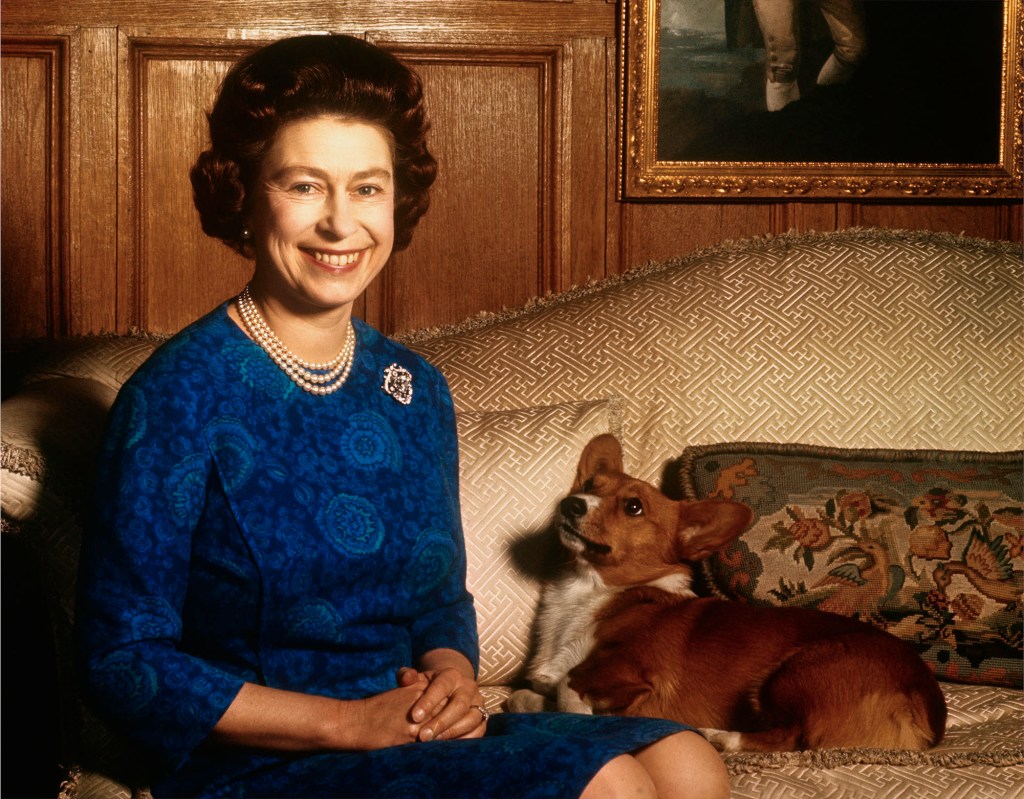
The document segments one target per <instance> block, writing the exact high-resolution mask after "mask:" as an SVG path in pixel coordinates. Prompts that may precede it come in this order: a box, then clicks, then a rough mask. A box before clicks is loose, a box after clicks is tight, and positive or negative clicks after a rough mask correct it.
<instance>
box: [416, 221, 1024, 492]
mask: <svg viewBox="0 0 1024 799" xmlns="http://www.w3.org/2000/svg"><path fill="white" fill-rule="evenodd" d="M405 340H406V341H407V343H409V344H410V345H411V346H412V347H413V348H414V349H416V350H417V351H419V352H421V353H422V354H423V355H425V356H426V357H427V359H428V360H430V361H432V362H433V363H435V364H436V365H437V366H438V367H440V369H441V371H442V372H444V374H445V376H446V377H447V378H448V382H449V385H450V386H451V389H452V395H453V397H454V399H455V403H456V408H457V410H473V411H488V410H500V409H502V408H510V407H525V406H532V405H549V404H556V403H561V402H567V401H572V400H574V399H577V398H579V397H593V396H603V394H604V393H605V392H612V393H615V394H618V395H620V396H622V397H623V399H624V406H623V429H624V434H625V438H624V441H623V446H624V450H625V456H626V463H627V467H628V468H629V470H630V471H631V473H633V474H636V475H637V476H639V477H643V478H645V479H653V478H657V477H658V476H659V475H660V472H661V469H662V466H663V465H664V463H665V461H666V460H668V459H669V458H672V457H674V455H676V454H678V453H679V452H680V451H681V450H682V449H683V447H685V446H688V445H691V444H709V443H713V442H716V441H776V442H801V443H807V444H820V445H824V446H844V447H891V448H928V449H954V450H967V449H978V450H996V451H998V450H1007V449H1012V448H1015V447H1018V446H1020V442H1022V441H1024V392H1021V391H1020V375H1021V374H1024V269H1022V263H1021V248H1020V244H1019V243H1017V244H1011V243H1009V242H1006V243H999V242H992V241H984V240H980V239H967V238H963V237H958V236H952V235H949V234H940V233H928V232H913V231H897V230H877V229H874V230H847V231H842V232H840V233H830V234H800V235H788V236H778V237H768V238H764V239H754V240H748V241H743V242H731V243H727V244H725V245H722V246H720V247H716V248H714V249H709V250H705V251H703V252H698V253H694V254H692V255H688V256H686V257H683V258H678V259H674V260H670V261H666V262H664V263H660V264H652V265H648V266H646V267H642V268H638V269H636V270H634V271H632V272H629V273H626V274H624V275H622V276H619V277H613V278H609V279H607V280H605V281H603V282H600V283H595V284H593V285H589V286H585V287H582V288H579V289H577V290H574V291H570V292H567V293H565V294H560V295H557V296H554V297H548V298H544V299H541V300H538V301H537V302H535V303H533V304H532V305H529V306H527V307H525V308H522V309H519V310H515V311H509V312H506V313H502V314H498V315H493V316H489V317H480V318H475V319H472V320H469V321H467V322H465V323H463V324H461V325H458V326H456V327H453V328H449V329H445V330H440V331H438V330H434V331H422V332H419V333H416V334H410V335H408V336H407V337H406V338H405Z"/></svg>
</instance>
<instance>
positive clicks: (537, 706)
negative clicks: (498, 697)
mask: <svg viewBox="0 0 1024 799" xmlns="http://www.w3.org/2000/svg"><path fill="white" fill-rule="evenodd" d="M545 705H546V699H545V697H544V695H543V694H538V693H537V692H536V691H531V690H530V689H529V688H521V689H520V690H518V691H515V692H513V694H512V696H510V697H509V698H508V699H507V700H506V702H505V706H506V707H507V708H508V709H509V710H510V711H511V712H512V713H542V712H543V711H545V710H546V709H547V708H546V707H545Z"/></svg>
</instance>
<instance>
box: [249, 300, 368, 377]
mask: <svg viewBox="0 0 1024 799" xmlns="http://www.w3.org/2000/svg"><path fill="white" fill-rule="evenodd" d="M235 303H236V304H237V306H238V313H239V315H240V316H241V317H242V322H243V323H244V324H245V329H246V330H247V331H248V332H249V335H250V336H252V339H253V341H255V342H256V343H257V344H259V345H260V347H261V348H262V349H263V351H264V352H266V353H267V355H269V356H270V358H271V360H273V362H274V363H276V364H277V365H278V367H279V368H280V369H281V370H282V371H283V372H284V373H285V374H286V375H288V377H290V378H291V379H292V381H293V382H294V383H295V384H296V385H297V386H299V387H300V388H302V389H303V390H305V391H308V392H309V393H310V394H318V395H321V396H323V395H325V394H333V393H334V392H335V391H337V390H338V389H339V388H341V387H342V386H343V385H345V381H346V380H348V374H349V372H350V371H352V361H353V360H354V357H353V356H354V354H355V350H356V334H355V330H353V328H352V322H349V323H348V330H347V331H346V333H345V346H344V347H342V348H341V352H339V353H338V354H337V355H335V356H334V357H333V358H331V360H329V361H326V362H325V363H307V362H306V361H304V360H302V359H301V358H299V357H298V356H296V355H295V353H293V352H292V351H291V350H289V349H288V348H287V347H286V346H285V345H284V342H282V341H281V339H279V338H278V337H277V334H276V333H274V331H273V330H271V329H270V325H268V324H267V323H266V321H265V320H264V319H263V315H262V314H261V313H260V311H259V308H257V307H256V303H255V301H254V300H253V298H252V294H250V293H249V287H248V286H246V287H245V290H244V291H242V293H241V294H239V295H238V298H237V299H236V300H235Z"/></svg>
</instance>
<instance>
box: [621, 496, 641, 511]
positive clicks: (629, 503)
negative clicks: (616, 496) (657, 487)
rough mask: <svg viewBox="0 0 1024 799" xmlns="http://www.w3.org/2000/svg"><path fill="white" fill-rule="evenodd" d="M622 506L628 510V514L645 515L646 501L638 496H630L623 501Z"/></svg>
mask: <svg viewBox="0 0 1024 799" xmlns="http://www.w3.org/2000/svg"><path fill="white" fill-rule="evenodd" d="M622 508H623V510H624V511H625V512H626V515H627V516H643V515H644V503H643V502H641V501H640V500H639V499H637V498H636V497H630V498H629V499H627V500H626V501H625V502H623V503H622Z"/></svg>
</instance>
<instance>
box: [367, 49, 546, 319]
mask: <svg viewBox="0 0 1024 799" xmlns="http://www.w3.org/2000/svg"><path fill="white" fill-rule="evenodd" d="M385 44H386V43H385ZM392 49H394V50H396V51H397V52H398V53H399V55H401V56H402V57H404V58H405V59H406V60H407V61H408V62H409V63H411V64H412V65H413V66H414V67H416V68H417V70H418V71H419V72H420V74H421V75H422V76H423V80H424V84H425V91H426V96H427V102H428V107H429V109H430V116H431V120H432V130H431V137H430V141H431V148H432V151H433V152H434V154H435V157H436V158H437V159H438V163H439V177H438V181H437V183H436V184H435V188H434V191H433V193H432V198H431V208H430V211H429V212H428V213H427V216H426V217H424V219H423V220H422V221H421V223H420V227H419V228H418V229H417V231H416V234H415V235H414V237H413V243H412V245H411V246H410V247H409V249H408V250H407V251H405V252H403V253H398V254H396V255H395V256H394V257H393V258H392V262H391V264H390V265H389V267H388V268H387V270H385V272H384V274H383V275H382V276H381V277H380V278H378V280H377V283H376V285H374V286H373V287H372V288H371V290H370V292H369V293H368V295H367V304H366V313H367V318H368V320H369V321H370V322H371V324H374V325H376V326H379V327H380V328H381V329H382V330H384V331H385V332H394V331H398V330H407V329H412V328H416V327H424V326H431V325H438V324H446V323H450V322H456V321H458V320H460V319H462V318H464V317H466V316H469V315H471V314H473V313H475V312H476V311H479V310H481V309H492V310H497V309H500V308H501V307H503V306H507V305H517V304H520V303H522V302H525V301H526V300H527V299H529V298H531V297H534V296H536V295H537V294H540V293H544V292H545V291H548V290H551V289H553V288H555V287H556V285H557V281H556V279H555V278H556V272H557V268H558V267H557V258H558V254H557V249H558V246H557V245H558V241H559V240H560V238H561V237H560V236H559V235H558V232H557V231H558V227H557V218H558V217H557V211H558V207H559V202H560V201H559V197H560V189H561V187H560V182H559V181H558V180H557V179H556V178H555V176H554V175H553V174H552V172H551V168H552V165H553V164H555V163H557V132H558V130H559V129H560V125H561V120H560V119H558V118H557V114H556V113H555V110H554V109H553V108H552V98H553V97H554V96H555V93H556V88H555V75H556V74H557V72H558V70H559V59H560V53H561V51H560V49H559V48H551V47H545V48H527V47H519V48H517V49H516V50H515V51H512V50H509V49H505V48H495V47H483V48H478V47H457V46H453V47H450V48H443V49H436V50H423V49H416V50H408V49H403V48H402V47H400V46H394V45H392Z"/></svg>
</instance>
